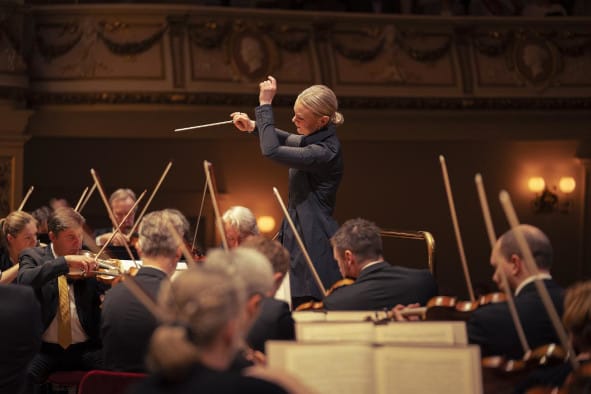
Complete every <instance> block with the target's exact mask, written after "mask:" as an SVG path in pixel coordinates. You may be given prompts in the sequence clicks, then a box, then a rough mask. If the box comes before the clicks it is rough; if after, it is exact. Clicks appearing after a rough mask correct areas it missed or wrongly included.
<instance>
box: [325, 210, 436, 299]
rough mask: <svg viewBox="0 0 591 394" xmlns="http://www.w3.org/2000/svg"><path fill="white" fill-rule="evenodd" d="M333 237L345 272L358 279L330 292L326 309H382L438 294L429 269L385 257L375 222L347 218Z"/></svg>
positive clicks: (332, 241)
mask: <svg viewBox="0 0 591 394" xmlns="http://www.w3.org/2000/svg"><path fill="white" fill-rule="evenodd" d="M330 241H331V244H332V247H333V253H334V258H335V259H336V260H337V262H338V266H339V269H340V271H341V274H342V276H343V277H345V278H346V277H349V278H353V279H355V282H354V283H353V284H351V285H348V286H343V287H340V288H337V289H335V290H334V291H333V292H332V293H331V294H329V295H327V296H326V298H325V299H324V301H323V304H324V308H325V309H327V310H380V309H384V308H388V309H389V308H392V307H393V306H394V305H396V304H411V303H419V304H421V305H424V304H426V303H427V301H429V299H431V298H432V297H434V296H436V295H437V284H436V282H435V279H434V278H433V275H431V273H430V272H429V270H427V269H412V268H405V267H400V266H396V265H392V264H390V263H388V262H386V261H385V260H384V257H383V256H382V253H383V252H382V250H383V248H382V238H381V236H380V229H379V228H378V226H376V225H375V224H374V223H372V222H370V221H368V220H365V219H361V218H357V219H351V220H348V221H346V222H345V223H343V225H342V226H341V227H340V228H339V229H338V231H337V232H336V233H335V234H334V235H333V236H332V238H331V240H330Z"/></svg>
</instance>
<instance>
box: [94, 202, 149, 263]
mask: <svg viewBox="0 0 591 394" xmlns="http://www.w3.org/2000/svg"><path fill="white" fill-rule="evenodd" d="M146 193H147V190H144V191H143V192H142V194H140V196H139V197H138V198H137V200H136V201H135V203H134V204H133V206H132V207H131V209H130V210H129V211H128V212H127V214H126V215H125V217H124V218H123V220H121V223H119V224H118V225H117V227H116V228H115V231H113V232H112V233H111V236H110V237H109V239H107V242H105V244H104V245H103V246H102V247H101V249H100V250H99V251H98V252H97V253H96V257H97V258H99V257H100V256H101V254H102V253H103V252H104V251H105V249H107V247H108V246H109V244H110V243H111V241H112V240H113V238H115V235H117V233H119V232H120V231H121V226H122V225H123V223H125V221H126V220H127V218H128V217H129V216H130V215H131V214H132V213H133V212H134V210H135V209H136V207H137V205H138V204H139V202H140V201H141V200H142V198H144V196H145V195H146ZM136 267H137V264H136Z"/></svg>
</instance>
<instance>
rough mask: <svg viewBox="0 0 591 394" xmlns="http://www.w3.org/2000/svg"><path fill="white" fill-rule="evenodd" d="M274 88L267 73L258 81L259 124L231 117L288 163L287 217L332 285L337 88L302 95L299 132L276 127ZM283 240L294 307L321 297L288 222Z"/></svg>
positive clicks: (338, 156)
mask: <svg viewBox="0 0 591 394" xmlns="http://www.w3.org/2000/svg"><path fill="white" fill-rule="evenodd" d="M276 92H277V82H276V80H275V78H273V77H271V76H269V77H268V79H267V80H266V81H264V82H262V83H260V84H259V104H260V105H259V106H258V107H257V108H256V109H255V116H256V122H255V121H253V120H251V119H250V118H249V117H248V115H246V114H244V113H241V112H234V113H232V114H231V117H232V119H233V121H234V125H235V126H236V127H237V128H238V129H239V130H241V131H248V132H256V133H257V134H258V136H259V139H260V147H261V152H262V154H263V155H264V156H265V157H268V158H270V159H272V160H273V161H276V162H278V163H281V164H283V165H286V166H288V167H289V201H288V211H289V215H290V217H291V218H292V220H293V222H294V223H295V224H296V227H297V228H298V229H300V230H301V233H302V234H303V237H304V243H305V245H306V249H307V250H308V252H309V254H310V257H311V259H312V261H313V263H314V265H315V267H316V270H317V272H318V274H319V275H320V278H321V280H322V282H323V284H324V285H325V286H326V287H328V286H330V285H331V284H332V283H334V282H335V281H337V280H338V279H340V273H339V269H338V266H337V264H336V263H335V261H334V259H333V258H332V254H331V249H330V244H329V242H328V240H329V238H330V236H331V235H332V234H334V232H335V231H336V230H337V228H338V224H337V222H336V221H335V220H334V218H333V217H332V214H333V211H334V207H335V202H336V194H337V189H338V187H339V185H340V183H341V178H342V176H343V157H342V150H341V144H340V142H339V140H338V138H337V135H336V126H338V125H340V124H342V123H343V121H344V118H343V116H342V115H341V113H340V112H338V111H337V109H338V102H337V98H336V96H335V94H334V92H333V91H332V90H331V89H329V88H328V87H326V86H324V85H313V86H310V87H309V88H307V89H305V90H304V91H302V92H301V93H300V94H299V96H298V97H297V99H296V101H295V104H294V107H293V109H294V116H293V118H292V122H293V123H294V124H295V126H296V131H297V134H291V133H287V132H285V131H282V130H280V129H277V128H275V120H274V117H273V109H272V107H271V104H272V102H273V98H274V96H275V93H276ZM279 240H280V242H281V243H282V244H283V246H285V248H287V250H288V251H289V253H290V255H291V259H292V264H291V269H290V274H289V277H290V287H291V294H292V297H293V302H292V305H293V306H294V307H296V306H297V305H299V304H301V303H303V302H306V301H309V300H310V299H312V298H313V299H316V300H318V299H320V298H322V296H323V294H321V291H320V289H318V287H317V285H316V283H315V282H314V280H313V276H312V273H311V272H310V270H309V268H308V266H307V263H306V260H305V258H304V256H303V254H302V251H301V250H300V248H299V246H298V244H297V240H296V238H295V236H294V234H293V233H292V231H291V229H290V228H289V226H288V224H287V223H286V221H285V220H284V221H283V224H282V228H281V231H280V235H279Z"/></svg>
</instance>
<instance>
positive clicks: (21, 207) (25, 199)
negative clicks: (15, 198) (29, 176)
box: [17, 186, 35, 211]
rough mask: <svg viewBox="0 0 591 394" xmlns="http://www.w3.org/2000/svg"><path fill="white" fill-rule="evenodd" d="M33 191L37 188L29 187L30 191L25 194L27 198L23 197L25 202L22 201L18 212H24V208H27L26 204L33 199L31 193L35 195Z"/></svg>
mask: <svg viewBox="0 0 591 394" xmlns="http://www.w3.org/2000/svg"><path fill="white" fill-rule="evenodd" d="M33 190H35V186H31V187H29V190H27V194H25V197H23V201H21V204H20V205H19V206H18V209H17V211H22V210H23V208H24V207H25V204H26V203H27V201H28V200H29V197H31V193H33Z"/></svg>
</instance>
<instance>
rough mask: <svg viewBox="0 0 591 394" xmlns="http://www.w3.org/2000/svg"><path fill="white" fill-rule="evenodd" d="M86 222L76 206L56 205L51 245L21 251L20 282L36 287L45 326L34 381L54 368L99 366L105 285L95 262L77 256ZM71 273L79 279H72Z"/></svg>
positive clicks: (32, 370) (34, 365)
mask: <svg viewBox="0 0 591 394" xmlns="http://www.w3.org/2000/svg"><path fill="white" fill-rule="evenodd" d="M83 224H84V218H83V217H82V216H81V215H80V214H79V213H78V212H76V211H74V210H73V209H72V208H69V207H61V208H57V209H56V210H55V211H54V212H53V213H52V214H51V216H50V218H49V221H48V229H49V238H50V240H51V244H49V245H48V246H46V247H38V248H30V249H26V250H25V251H23V252H22V253H21V255H20V259H19V261H20V266H19V272H18V277H17V280H18V283H19V284H25V285H30V286H31V287H33V289H34V291H35V294H36V296H37V299H38V300H39V303H40V304H41V319H42V322H43V330H44V332H43V336H42V339H43V341H42V344H41V351H40V352H39V353H38V354H37V355H36V356H35V357H34V358H33V360H32V361H31V363H30V365H29V369H28V371H27V374H28V376H27V378H28V380H29V383H30V384H33V383H37V384H39V383H43V382H44V381H45V380H46V378H47V376H48V375H49V374H50V373H51V372H53V371H56V370H73V369H76V370H90V369H95V368H100V367H101V361H100V354H99V352H98V350H99V349H100V340H99V336H98V331H99V330H98V329H99V322H100V295H101V294H102V290H103V289H102V287H101V286H100V284H99V283H98V282H97V281H96V279H95V278H93V277H92V276H93V272H95V271H96V267H97V263H96V262H95V261H94V260H93V259H92V258H91V257H88V256H84V255H79V254H78V252H79V250H80V247H81V246H82V235H83V228H82V227H83ZM66 275H67V276H68V279H67V280H66ZM73 275H76V276H78V277H80V278H81V279H79V280H74V281H72V280H71V279H70V277H71V276H73ZM60 289H61V290H60ZM60 305H62V306H63V308H61V307H60Z"/></svg>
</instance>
